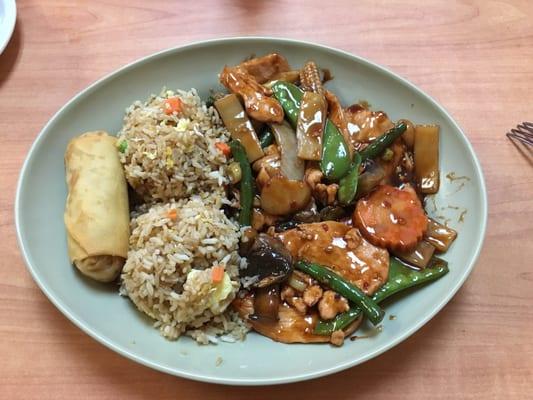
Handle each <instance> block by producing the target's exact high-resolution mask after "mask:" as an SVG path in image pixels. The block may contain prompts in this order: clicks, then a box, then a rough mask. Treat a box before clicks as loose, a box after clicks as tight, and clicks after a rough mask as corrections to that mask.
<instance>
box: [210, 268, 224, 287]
mask: <svg viewBox="0 0 533 400" xmlns="http://www.w3.org/2000/svg"><path fill="white" fill-rule="evenodd" d="M223 278H224V267H223V266H221V265H217V266H214V267H213V269H212V270H211V280H212V281H213V283H220V282H222V279H223Z"/></svg>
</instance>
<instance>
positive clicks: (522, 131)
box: [506, 122, 533, 146]
mask: <svg viewBox="0 0 533 400" xmlns="http://www.w3.org/2000/svg"><path fill="white" fill-rule="evenodd" d="M506 135H507V137H508V138H509V139H511V140H513V141H514V140H515V139H516V140H519V141H520V142H522V143H524V144H525V145H528V146H533V122H522V123H521V124H519V125H517V126H516V128H513V129H511V131H510V132H507V133H506Z"/></svg>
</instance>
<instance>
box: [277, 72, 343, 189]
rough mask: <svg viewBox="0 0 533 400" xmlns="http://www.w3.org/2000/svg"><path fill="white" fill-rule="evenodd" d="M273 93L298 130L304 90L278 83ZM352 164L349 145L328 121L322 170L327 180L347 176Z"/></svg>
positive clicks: (325, 131) (321, 161)
mask: <svg viewBox="0 0 533 400" xmlns="http://www.w3.org/2000/svg"><path fill="white" fill-rule="evenodd" d="M272 92H273V93H274V97H275V98H276V99H277V100H278V101H279V103H280V104H281V107H283V111H284V112H285V116H286V117H287V119H288V120H289V122H290V124H291V125H292V127H293V128H295V129H296V125H297V123H298V114H299V112H300V103H301V101H302V96H303V90H302V89H300V88H299V87H298V86H296V85H293V84H292V83H288V82H282V81H278V82H276V83H275V84H274V85H272ZM350 164H351V160H350V152H349V150H348V145H347V144H346V142H345V141H344V137H343V136H342V134H341V133H340V132H339V130H338V129H337V127H336V126H335V124H333V123H332V122H331V121H330V120H329V119H328V120H327V121H326V125H325V128H324V134H323V136H322V159H321V160H320V169H321V170H322V172H323V173H324V175H325V176H326V178H327V179H329V180H333V181H338V180H339V179H341V178H342V177H343V176H344V175H346V173H347V172H348V170H349V168H350Z"/></svg>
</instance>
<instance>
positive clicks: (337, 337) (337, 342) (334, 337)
mask: <svg viewBox="0 0 533 400" xmlns="http://www.w3.org/2000/svg"><path fill="white" fill-rule="evenodd" d="M329 341H330V343H331V344H332V345H334V346H337V347H340V346H342V345H343V344H344V332H343V331H341V330H338V331H335V332H333V333H332V334H331V337H330V338H329Z"/></svg>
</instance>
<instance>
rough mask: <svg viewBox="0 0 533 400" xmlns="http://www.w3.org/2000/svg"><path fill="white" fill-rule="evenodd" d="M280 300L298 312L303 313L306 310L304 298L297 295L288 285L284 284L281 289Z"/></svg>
mask: <svg viewBox="0 0 533 400" xmlns="http://www.w3.org/2000/svg"><path fill="white" fill-rule="evenodd" d="M281 300H283V301H285V302H287V304H289V305H291V306H292V307H294V309H295V310H296V311H298V312H299V313H300V314H305V313H306V312H307V304H305V302H304V300H303V299H302V298H301V297H300V296H298V293H297V292H296V290H294V288H292V287H291V286H289V285H286V286H285V287H284V288H283V289H282V290H281Z"/></svg>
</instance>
